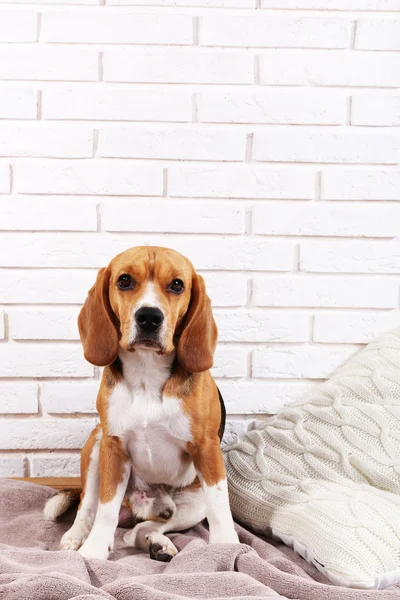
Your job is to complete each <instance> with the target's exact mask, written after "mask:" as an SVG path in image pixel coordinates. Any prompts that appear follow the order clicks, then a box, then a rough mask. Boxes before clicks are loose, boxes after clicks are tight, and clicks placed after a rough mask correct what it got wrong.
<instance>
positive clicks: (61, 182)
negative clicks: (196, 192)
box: [15, 160, 163, 196]
mask: <svg viewBox="0 0 400 600" xmlns="http://www.w3.org/2000/svg"><path fill="white" fill-rule="evenodd" d="M15 185H16V189H17V191H18V192H19V193H22V194H26V193H28V194H29V193H33V194H85V195H96V194H103V195H112V194H115V195H127V196H128V195H145V196H146V195H149V196H152V195H154V196H156V195H162V190H163V173H162V168H161V167H159V166H139V165H137V164H132V163H131V162H129V161H121V162H120V161H107V160H104V161H103V160H90V161H75V160H69V161H61V160H59V161H41V160H27V161H20V162H18V163H17V164H16V165H15Z"/></svg>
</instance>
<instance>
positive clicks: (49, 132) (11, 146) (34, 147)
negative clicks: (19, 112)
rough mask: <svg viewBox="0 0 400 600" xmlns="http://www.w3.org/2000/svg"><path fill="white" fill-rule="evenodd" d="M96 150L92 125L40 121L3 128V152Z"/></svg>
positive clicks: (80, 153) (62, 154) (79, 154)
mask: <svg viewBox="0 0 400 600" xmlns="http://www.w3.org/2000/svg"><path fill="white" fill-rule="evenodd" d="M92 153H93V129H92V128H91V127H89V128H88V127H85V126H83V125H79V126H78V127H77V126H74V125H72V126H71V125H67V126H65V125H51V126H48V125H45V124H43V123H39V122H37V123H33V124H30V123H29V124H23V125H11V124H7V125H2V126H1V128H0V156H29V157H31V156H37V157H46V156H47V157H55V158H87V157H89V156H92Z"/></svg>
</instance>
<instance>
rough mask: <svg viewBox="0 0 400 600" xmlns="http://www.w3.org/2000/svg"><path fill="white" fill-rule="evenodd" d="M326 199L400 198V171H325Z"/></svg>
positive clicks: (324, 197)
mask: <svg viewBox="0 0 400 600" xmlns="http://www.w3.org/2000/svg"><path fill="white" fill-rule="evenodd" d="M321 197H322V198H323V199H324V200H400V171H385V170H379V171H371V170H362V171H342V170H340V171H336V170H332V171H324V172H323V173H322V189H321Z"/></svg>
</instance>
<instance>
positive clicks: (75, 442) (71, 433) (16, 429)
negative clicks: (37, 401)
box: [0, 419, 95, 450]
mask: <svg viewBox="0 0 400 600" xmlns="http://www.w3.org/2000/svg"><path fill="white" fill-rule="evenodd" d="M94 425H95V421H94V419H24V420H22V419H18V420H13V419H7V420H3V421H1V420H0V449H1V450H8V449H10V450H41V449H45V448H46V449H47V448H48V449H49V450H52V449H53V448H54V449H55V448H60V449H63V450H64V449H65V450H67V449H79V448H81V447H82V446H83V444H84V443H85V441H86V440H87V438H88V437H89V435H90V432H91V431H92V429H93V427H94Z"/></svg>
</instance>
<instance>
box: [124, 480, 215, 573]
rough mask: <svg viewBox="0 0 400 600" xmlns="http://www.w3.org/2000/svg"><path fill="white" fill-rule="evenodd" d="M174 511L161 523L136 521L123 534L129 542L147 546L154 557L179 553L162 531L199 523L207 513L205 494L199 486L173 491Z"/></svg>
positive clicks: (139, 546) (128, 543)
mask: <svg viewBox="0 0 400 600" xmlns="http://www.w3.org/2000/svg"><path fill="white" fill-rule="evenodd" d="M173 499H174V502H175V505H176V512H175V514H174V515H173V516H172V518H171V519H169V520H168V521H165V522H164V523H162V522H159V521H145V522H144V523H138V524H137V525H136V526H135V527H134V528H133V529H132V531H128V533H126V534H125V536H124V542H125V543H126V544H127V545H128V546H135V547H136V548H141V549H142V550H148V551H149V552H150V557H151V558H152V559H154V560H160V561H163V562H169V561H170V560H172V558H173V557H174V556H175V555H176V554H177V553H178V550H177V548H176V547H175V546H174V544H173V543H172V542H171V540H170V539H169V538H168V537H167V536H166V535H164V533H167V532H169V531H183V530H184V529H189V528H190V527H193V526H194V525H197V523H200V521H202V520H203V519H204V518H205V516H206V505H205V502H204V495H203V492H202V490H201V488H200V487H194V488H193V489H192V488H186V489H183V490H180V491H178V492H175V493H174V496H173Z"/></svg>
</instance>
